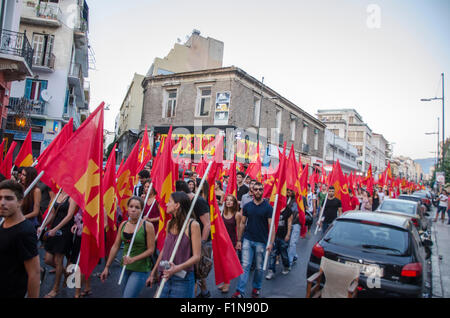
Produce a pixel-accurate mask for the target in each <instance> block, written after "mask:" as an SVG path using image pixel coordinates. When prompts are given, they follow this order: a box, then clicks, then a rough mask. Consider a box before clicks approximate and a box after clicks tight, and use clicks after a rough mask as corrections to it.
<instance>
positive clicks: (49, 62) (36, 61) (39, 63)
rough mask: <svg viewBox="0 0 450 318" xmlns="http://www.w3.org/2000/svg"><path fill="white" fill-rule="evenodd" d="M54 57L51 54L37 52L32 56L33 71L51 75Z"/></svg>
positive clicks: (53, 69) (53, 67)
mask: <svg viewBox="0 0 450 318" xmlns="http://www.w3.org/2000/svg"><path fill="white" fill-rule="evenodd" d="M55 60H56V56H55V54H53V53H52V52H43V51H37V52H34V55H33V69H35V70H37V71H41V72H47V73H52V72H54V71H55Z"/></svg>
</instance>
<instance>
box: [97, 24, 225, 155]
mask: <svg viewBox="0 0 450 318" xmlns="http://www.w3.org/2000/svg"><path fill="white" fill-rule="evenodd" d="M223 48H224V44H223V42H221V41H218V40H216V39H213V38H210V37H207V38H205V37H203V36H201V35H200V31H198V30H193V31H192V34H191V36H190V37H189V38H188V39H187V41H186V43H184V44H180V43H175V45H174V47H173V48H172V49H171V50H170V52H169V53H168V54H167V56H165V57H164V58H159V57H156V58H155V59H154V60H153V63H152V65H151V66H150V68H149V70H148V72H147V75H146V76H156V75H167V74H174V73H181V72H189V71H198V70H205V69H215V68H220V67H222V59H223ZM144 78H145V76H143V75H139V74H136V73H135V74H134V77H133V79H132V81H131V84H130V86H129V88H128V90H127V93H126V95H125V97H124V99H123V101H122V105H121V107H120V112H119V118H118V131H117V138H118V143H119V149H120V151H123V153H124V154H127V153H128V152H129V151H130V150H131V148H130V147H129V146H130V145H131V144H133V143H134V141H135V139H136V134H137V133H139V126H140V124H141V115H142V105H143V98H144V89H143V87H142V81H143V79H144ZM144 128H145V126H144ZM105 147H107V145H105ZM119 157H120V156H119Z"/></svg>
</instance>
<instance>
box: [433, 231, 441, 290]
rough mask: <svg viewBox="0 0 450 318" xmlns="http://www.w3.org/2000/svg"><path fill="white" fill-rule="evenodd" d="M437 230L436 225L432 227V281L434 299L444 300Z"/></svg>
mask: <svg viewBox="0 0 450 318" xmlns="http://www.w3.org/2000/svg"><path fill="white" fill-rule="evenodd" d="M437 231H438V230H437V228H436V226H435V223H433V225H432V230H431V236H432V238H433V246H432V247H431V269H432V270H431V277H432V279H431V281H432V284H431V285H432V298H442V297H443V289H442V278H441V269H440V267H441V263H440V257H439V246H438V241H437V239H436V232H437Z"/></svg>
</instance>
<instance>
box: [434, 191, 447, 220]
mask: <svg viewBox="0 0 450 318" xmlns="http://www.w3.org/2000/svg"><path fill="white" fill-rule="evenodd" d="M447 207H448V194H447V191H446V190H442V192H441V194H440V195H439V205H438V207H437V211H436V217H435V218H434V222H437V220H438V218H439V213H441V220H442V223H444V220H445V211H446V210H447Z"/></svg>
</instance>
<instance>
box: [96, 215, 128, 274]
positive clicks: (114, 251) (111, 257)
mask: <svg viewBox="0 0 450 318" xmlns="http://www.w3.org/2000/svg"><path fill="white" fill-rule="evenodd" d="M125 222H126V221H123V222H122V224H120V226H119V229H118V231H117V235H116V240H115V241H114V244H113V246H112V247H111V251H110V252H109V257H108V261H107V262H106V265H105V269H104V270H103V272H102V274H101V275H100V279H101V281H102V282H104V281H105V280H106V278H107V277H108V273H109V267H110V266H111V264H112V262H113V261H114V258H115V257H116V255H117V252H118V251H119V248H120V241H121V238H120V235H121V233H122V228H123V227H124V225H125Z"/></svg>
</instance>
